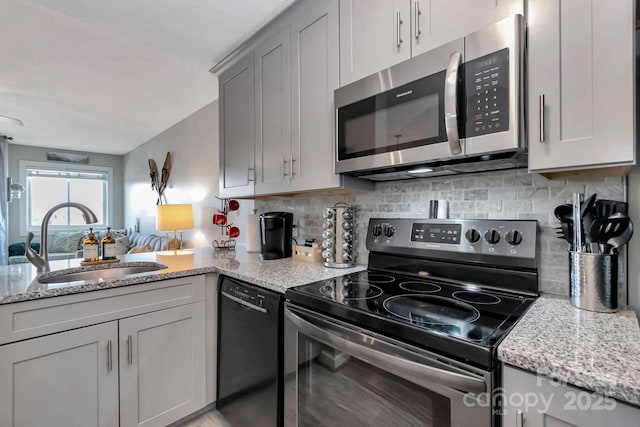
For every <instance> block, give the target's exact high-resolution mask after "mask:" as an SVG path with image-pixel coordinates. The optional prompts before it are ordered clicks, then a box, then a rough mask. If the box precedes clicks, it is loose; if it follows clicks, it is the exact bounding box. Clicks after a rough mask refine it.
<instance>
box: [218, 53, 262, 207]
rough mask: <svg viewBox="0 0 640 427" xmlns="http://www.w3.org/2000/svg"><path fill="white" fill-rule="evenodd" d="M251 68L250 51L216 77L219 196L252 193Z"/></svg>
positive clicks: (253, 141) (253, 176)
mask: <svg viewBox="0 0 640 427" xmlns="http://www.w3.org/2000/svg"><path fill="white" fill-rule="evenodd" d="M254 66H255V64H254V58H253V52H249V53H247V54H245V56H244V57H243V58H241V59H239V60H238V61H237V62H236V63H234V65H233V66H232V67H231V68H229V69H228V70H226V71H225V72H224V73H221V74H220V76H219V83H218V86H219V91H220V104H219V115H220V196H222V197H240V196H246V195H249V194H253V192H254V183H255V177H256V171H255V166H254V165H255V162H254V146H255V136H254V132H255V121H254V114H255V113H254V108H255V101H254V99H255V98H254V96H255V95H254V87H255V86H254Z"/></svg>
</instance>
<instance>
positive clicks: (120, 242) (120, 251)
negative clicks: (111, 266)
mask: <svg viewBox="0 0 640 427" xmlns="http://www.w3.org/2000/svg"><path fill="white" fill-rule="evenodd" d="M129 245H130V243H129V238H128V237H127V236H124V237H120V238H118V239H116V255H124V254H126V253H127V252H129Z"/></svg>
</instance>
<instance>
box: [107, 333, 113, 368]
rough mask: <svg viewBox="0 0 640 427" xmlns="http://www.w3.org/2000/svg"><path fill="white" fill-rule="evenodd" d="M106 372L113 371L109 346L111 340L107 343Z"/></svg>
mask: <svg viewBox="0 0 640 427" xmlns="http://www.w3.org/2000/svg"><path fill="white" fill-rule="evenodd" d="M107 370H108V371H112V370H113V351H112V346H111V340H109V341H108V342H107Z"/></svg>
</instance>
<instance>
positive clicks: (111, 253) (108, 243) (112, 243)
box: [102, 227, 116, 261]
mask: <svg viewBox="0 0 640 427" xmlns="http://www.w3.org/2000/svg"><path fill="white" fill-rule="evenodd" d="M110 259H116V239H114V238H113V234H111V227H107V234H105V236H104V239H102V260H103V261H107V260H110Z"/></svg>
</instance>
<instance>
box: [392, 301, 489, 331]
mask: <svg viewBox="0 0 640 427" xmlns="http://www.w3.org/2000/svg"><path fill="white" fill-rule="evenodd" d="M383 306H384V308H385V309H386V310H387V311H388V312H389V313H391V314H393V315H394V316H398V317H400V318H402V319H405V320H408V321H410V322H411V323H414V324H418V325H422V324H426V325H451V324H455V323H457V322H464V323H471V322H474V321H476V320H478V318H479V317H480V312H479V311H478V310H477V309H476V308H474V307H472V306H470V305H469V304H466V303H464V302H460V301H456V300H453V299H450V298H443V297H437V296H432V295H396V296H393V297H389V298H387V299H386V300H385V301H384V303H383Z"/></svg>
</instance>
